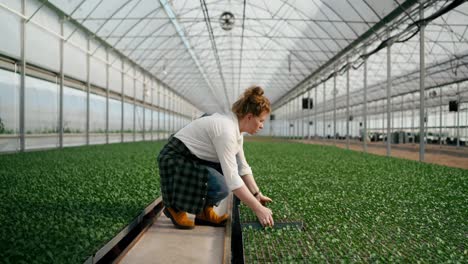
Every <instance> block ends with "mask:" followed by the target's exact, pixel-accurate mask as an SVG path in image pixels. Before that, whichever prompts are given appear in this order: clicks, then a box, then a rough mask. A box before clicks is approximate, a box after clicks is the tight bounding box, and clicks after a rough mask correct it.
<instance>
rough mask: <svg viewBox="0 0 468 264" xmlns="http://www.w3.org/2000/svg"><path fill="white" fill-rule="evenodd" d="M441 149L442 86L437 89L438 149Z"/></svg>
mask: <svg viewBox="0 0 468 264" xmlns="http://www.w3.org/2000/svg"><path fill="white" fill-rule="evenodd" d="M440 148H442V86H441V87H439V149H440Z"/></svg>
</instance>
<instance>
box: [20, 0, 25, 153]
mask: <svg viewBox="0 0 468 264" xmlns="http://www.w3.org/2000/svg"><path fill="white" fill-rule="evenodd" d="M21 13H22V14H23V15H26V0H22V1H21ZM20 28H21V29H20V31H21V33H20V34H21V62H20V64H21V66H20V68H21V79H20V87H19V141H20V151H21V152H24V151H25V149H26V144H25V134H26V133H25V112H26V107H25V97H26V87H25V86H26V19H25V18H22V19H21V26H20Z"/></svg>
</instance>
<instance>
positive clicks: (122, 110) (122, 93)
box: [120, 58, 125, 142]
mask: <svg viewBox="0 0 468 264" xmlns="http://www.w3.org/2000/svg"><path fill="white" fill-rule="evenodd" d="M120 61H121V70H122V72H121V78H122V83H121V86H122V87H121V88H122V89H121V94H120V95H121V100H122V101H121V116H120V142H124V128H125V127H124V120H125V119H124V87H125V74H124V61H123V58H120Z"/></svg>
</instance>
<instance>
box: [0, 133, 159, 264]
mask: <svg viewBox="0 0 468 264" xmlns="http://www.w3.org/2000/svg"><path fill="white" fill-rule="evenodd" d="M162 145H163V143H162V142H153V143H149V142H139V143H124V144H112V145H101V146H89V147H74V148H65V149H61V150H50V151H40V152H29V153H18V154H11V155H0V182H1V184H0V200H1V203H0V262H1V263H83V262H84V261H85V260H86V259H87V257H89V256H91V255H92V254H94V253H95V252H96V251H97V250H99V249H100V248H101V247H102V246H103V245H105V244H106V243H107V242H108V241H109V240H110V239H112V238H113V237H114V236H115V235H116V234H117V233H119V232H120V231H121V230H122V229H123V228H124V227H125V226H127V225H128V224H129V223H130V222H131V221H132V220H133V219H134V218H135V217H136V216H137V215H138V214H140V213H141V211H142V210H143V209H144V208H145V207H146V206H147V205H149V204H150V203H151V202H152V201H154V200H155V199H156V198H157V197H158V196H160V191H159V176H158V174H157V173H158V171H157V166H156V156H157V154H158V153H159V151H160V149H161V148H162Z"/></svg>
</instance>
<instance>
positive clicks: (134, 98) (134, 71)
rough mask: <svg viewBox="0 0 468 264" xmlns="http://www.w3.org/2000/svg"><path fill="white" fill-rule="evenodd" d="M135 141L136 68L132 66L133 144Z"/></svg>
mask: <svg viewBox="0 0 468 264" xmlns="http://www.w3.org/2000/svg"><path fill="white" fill-rule="evenodd" d="M135 141H136V68H135V65H133V142H135Z"/></svg>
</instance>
